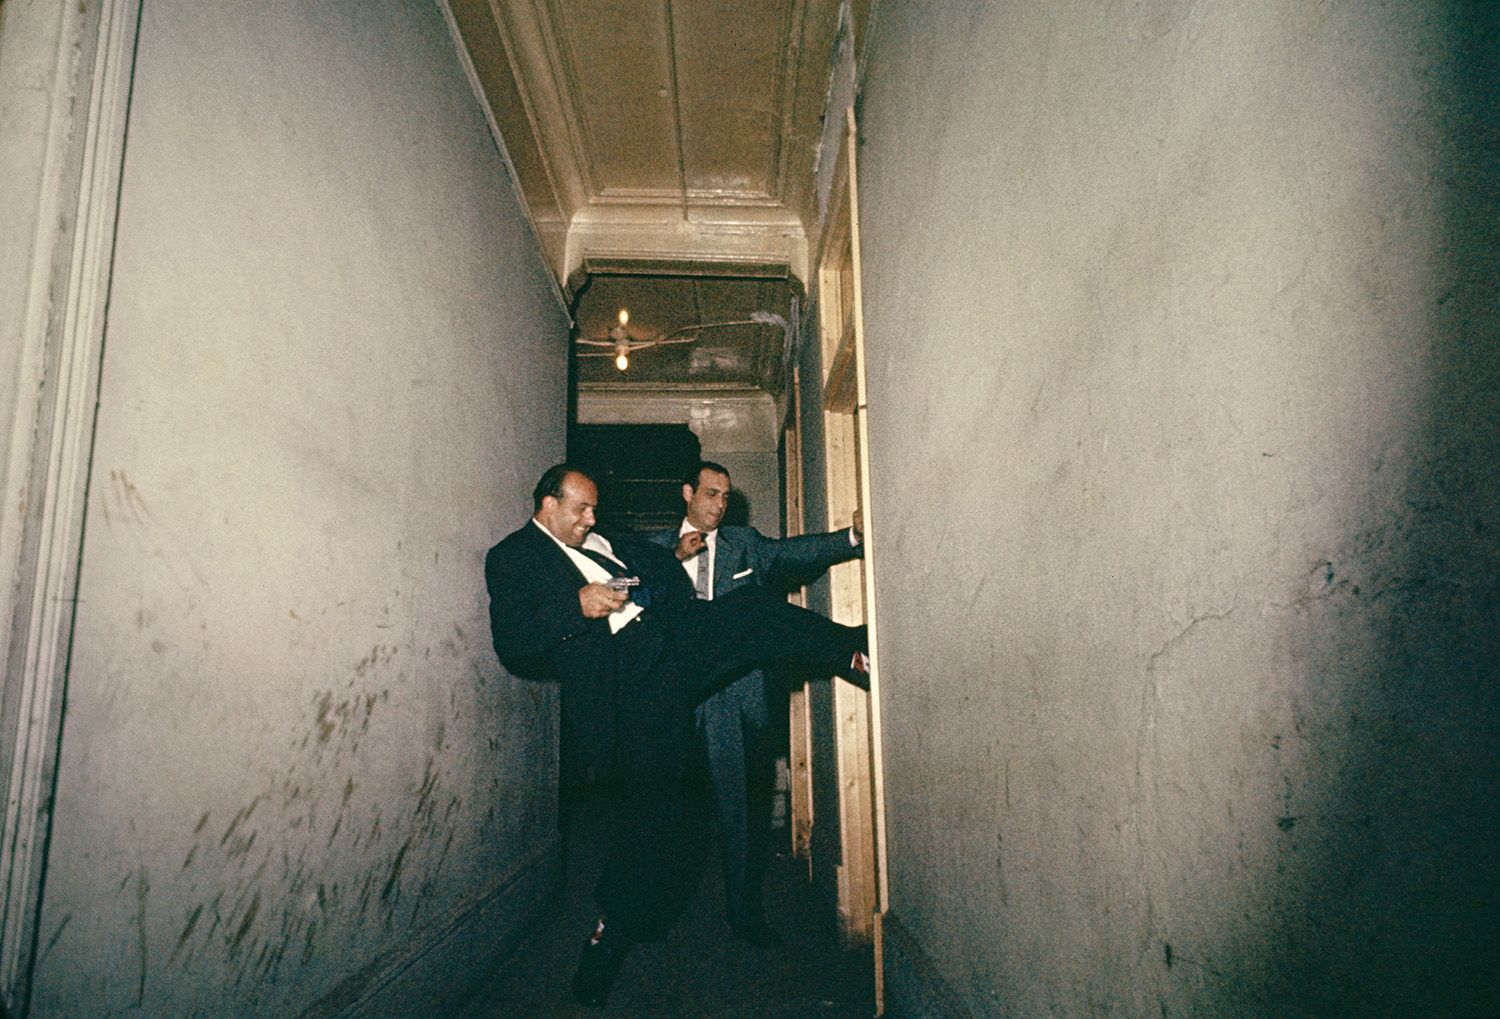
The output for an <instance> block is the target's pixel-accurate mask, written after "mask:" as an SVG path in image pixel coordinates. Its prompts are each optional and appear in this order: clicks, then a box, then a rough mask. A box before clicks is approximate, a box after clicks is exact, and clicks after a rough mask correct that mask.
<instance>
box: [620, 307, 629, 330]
mask: <svg viewBox="0 0 1500 1019" xmlns="http://www.w3.org/2000/svg"><path fill="white" fill-rule="evenodd" d="M629 324H630V312H628V311H626V310H625V309H624V308H621V309H620V325H622V326H624V325H629Z"/></svg>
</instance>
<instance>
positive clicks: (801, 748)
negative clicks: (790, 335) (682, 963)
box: [782, 364, 813, 881]
mask: <svg viewBox="0 0 1500 1019" xmlns="http://www.w3.org/2000/svg"><path fill="white" fill-rule="evenodd" d="M788 385H790V386H791V406H790V408H789V410H790V420H789V421H788V423H787V427H786V430H785V432H784V433H783V436H782V449H783V450H784V457H783V459H784V463H785V477H784V478H783V479H782V497H783V499H784V500H785V517H786V535H787V536H788V537H792V536H794V535H798V534H803V533H805V531H806V524H805V521H804V519H803V502H802V497H803V492H802V373H801V369H800V368H799V367H798V366H797V365H795V364H794V365H792V376H791V378H790V379H789V380H788ZM787 600H788V601H790V602H791V603H792V604H794V605H801V606H803V607H804V608H805V607H806V606H807V588H805V587H803V588H799V589H798V590H796V591H794V592H792V593H791V594H789V595H787ZM787 712H788V719H787V732H788V737H789V738H788V741H787V743H788V745H787V771H788V773H789V778H790V783H789V784H790V787H791V788H790V789H789V795H790V796H791V809H790V810H789V811H788V818H789V823H790V825H791V843H792V855H793V856H794V857H797V858H799V859H802V860H806V861H807V879H808V880H809V881H811V880H812V876H813V871H812V830H813V787H812V761H813V756H812V699H811V697H810V696H809V695H808V689H807V683H806V682H804V683H803V684H802V686H801V687H800V688H799V689H796V690H792V691H791V692H790V694H789V696H788V698H787Z"/></svg>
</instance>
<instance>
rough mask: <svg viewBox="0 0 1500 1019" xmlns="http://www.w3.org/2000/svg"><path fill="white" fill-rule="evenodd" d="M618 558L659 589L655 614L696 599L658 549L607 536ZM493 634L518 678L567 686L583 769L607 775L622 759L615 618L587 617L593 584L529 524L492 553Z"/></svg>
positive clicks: (568, 712)
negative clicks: (581, 599) (584, 596)
mask: <svg viewBox="0 0 1500 1019" xmlns="http://www.w3.org/2000/svg"><path fill="white" fill-rule="evenodd" d="M605 537H608V538H609V539H610V544H611V545H612V546H613V548H614V550H615V555H616V557H617V558H619V559H620V560H621V561H622V562H624V563H625V564H626V565H627V566H628V567H629V568H630V569H631V571H632V572H633V573H635V574H636V575H638V576H639V577H640V578H641V582H642V584H644V585H645V586H647V587H649V588H650V589H651V612H653V613H658V614H668V615H670V614H674V613H677V612H680V611H682V610H683V608H684V607H685V605H686V603H687V602H688V601H689V600H691V599H692V597H693V586H692V584H690V583H689V582H688V579H687V574H685V573H684V572H683V569H682V564H681V563H679V562H678V561H677V559H676V557H675V556H673V555H671V554H670V553H663V552H662V550H661V549H660V548H658V547H656V546H655V545H651V544H648V543H647V542H645V541H642V540H639V539H634V538H630V537H619V538H616V537H614V536H611V535H605ZM484 579H485V583H486V585H487V586H488V587H489V592H490V633H491V636H492V637H493V639H494V644H495V653H496V654H497V655H499V656H500V662H501V664H503V665H504V666H505V667H506V669H508V670H509V671H510V672H512V673H514V674H515V675H518V676H522V677H524V678H527V679H539V680H557V681H560V682H561V683H562V689H563V694H562V701H563V704H562V711H563V724H564V725H565V726H568V727H569V733H570V737H571V738H572V739H573V740H574V749H575V750H576V751H577V753H578V756H577V758H576V759H575V760H576V761H577V763H578V765H579V766H580V767H593V768H596V769H600V770H607V769H608V767H609V764H610V762H611V760H612V759H613V756H614V745H615V732H614V717H615V695H616V683H617V677H616V675H615V656H614V649H613V646H612V644H611V640H612V639H613V638H612V635H611V634H610V631H609V621H608V620H607V619H587V618H585V617H584V615H583V611H582V609H581V608H580V607H579V604H578V589H579V588H581V587H583V586H584V585H585V584H587V583H588V579H587V578H586V577H584V575H583V573H582V572H581V571H580V570H579V569H578V567H577V566H575V565H574V564H573V560H572V559H570V558H569V557H568V554H567V553H566V552H564V551H563V550H562V549H560V548H558V547H557V543H556V542H554V541H553V540H552V539H551V538H550V537H549V536H548V535H547V534H545V533H544V532H543V531H542V530H541V529H540V528H539V527H538V526H537V525H536V524H535V523H533V522H532V521H530V520H528V521H526V523H525V524H524V525H523V526H522V527H521V528H520V529H519V530H516V531H514V532H512V533H511V534H509V535H507V536H506V537H505V538H504V539H503V540H502V541H501V542H500V543H499V544H498V545H496V546H495V547H494V548H492V549H490V550H489V554H488V555H486V556H485V560H484Z"/></svg>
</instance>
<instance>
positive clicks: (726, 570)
mask: <svg viewBox="0 0 1500 1019" xmlns="http://www.w3.org/2000/svg"><path fill="white" fill-rule="evenodd" d="M714 543H715V545H717V546H718V547H717V548H716V549H715V550H714V597H715V598H717V597H719V595H721V594H724V593H726V592H728V591H729V589H730V585H731V582H732V581H733V579H734V575H735V574H736V573H738V572H740V570H742V569H744V566H743V565H741V561H742V560H743V559H744V557H745V553H744V549H742V548H741V547H740V545H739V543H738V542H736V541H735V540H734V538H733V537H731V536H730V535H729V534H728V533H727V532H726V531H725V529H724V528H722V527H721V528H719V536H718V537H717V538H715V539H714Z"/></svg>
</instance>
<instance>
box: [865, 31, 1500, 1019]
mask: <svg viewBox="0 0 1500 1019" xmlns="http://www.w3.org/2000/svg"><path fill="white" fill-rule="evenodd" d="M875 32H876V35H875V38H874V40H873V44H872V47H873V48H872V50H871V53H870V57H869V60H868V69H867V71H866V78H865V82H864V93H863V101H862V108H861V115H862V122H861V129H862V130H861V133H862V148H861V160H862V162H861V181H860V186H861V200H862V209H861V227H862V232H863V234H862V236H863V244H864V250H863V255H864V302H865V303H864V307H865V319H866V333H867V347H868V359H869V364H868V370H869V393H870V407H871V410H870V427H871V444H872V464H871V475H872V480H873V486H874V502H875V505H874V512H875V521H874V522H875V525H876V527H877V528H878V530H877V531H876V541H877V548H876V551H877V554H878V567H877V568H878V570H879V575H878V585H879V586H878V594H877V597H878V610H879V612H880V627H881V630H880V633H881V670H882V683H883V691H884V696H885V702H884V719H885V722H884V725H885V733H886V752H885V766H886V782H887V796H888V804H887V807H888V821H889V832H890V835H889V838H890V868H891V875H890V878H891V889H892V891H891V896H892V903H891V904H892V911H893V916H894V918H895V920H896V921H898V922H899V923H900V924H901V925H902V927H903V928H904V929H905V930H907V931H908V932H910V933H911V935H912V937H913V939H914V940H915V942H916V943H917V944H918V945H919V946H920V948H921V950H922V951H923V952H925V953H926V955H927V956H928V957H929V959H930V961H931V962H932V964H933V969H934V970H935V971H936V972H938V973H939V974H940V975H941V977H942V979H943V980H944V981H946V983H947V984H948V986H949V988H950V989H951V990H952V991H953V992H954V993H955V994H956V996H957V997H958V998H959V999H961V1000H962V1001H963V1002H964V1004H965V1005H966V1006H967V1007H968V1008H969V1009H970V1010H971V1011H972V1012H973V1014H975V1015H987V1016H988V1015H996V1016H998V1015H1007V1016H1010V1015H1015V1016H1022V1015H1036V1016H1041V1015H1067V1016H1113V1015H1120V1016H1127V1015H1148V1014H1149V1015H1163V1016H1170V1015H1217V1016H1247V1017H1250V1016H1266V1015H1318V1016H1334V1015H1349V1016H1372V1015H1392V1016H1398V1015H1399V1016H1407V1015H1449V1014H1489V1013H1492V1012H1494V1011H1496V1010H1497V1009H1500V981H1497V978H1496V970H1495V967H1494V964H1493V963H1494V959H1495V958H1496V957H1497V954H1496V953H1497V949H1500V902H1497V900H1496V888H1497V887H1500V865H1497V863H1496V859H1497V855H1496V854H1495V852H1494V846H1495V845H1496V841H1497V836H1500V817H1497V811H1500V807H1497V802H1496V799H1495V797H1494V795H1493V790H1492V787H1493V782H1494V778H1495V775H1496V773H1497V767H1496V766H1497V763H1500V760H1497V759H1500V746H1497V742H1500V725H1497V722H1500V687H1497V684H1496V679H1497V676H1496V666H1495V662H1496V660H1497V651H1500V640H1497V636H1500V633H1497V630H1500V616H1497V612H1496V609H1497V601H1496V583H1497V579H1496V578H1497V577H1500V551H1497V543H1496V534H1497V525H1500V520H1497V512H1496V511H1497V492H1500V486H1497V484H1496V482H1497V477H1496V470H1497V468H1496V464H1497V463H1500V455H1497V454H1500V448H1497V446H1500V444H1497V442H1496V439H1497V433H1500V405H1497V404H1500V397H1497V393H1500V385H1497V383H1500V343H1497V339H1500V337H1497V321H1500V309H1497V294H1496V286H1497V285H1496V280H1497V278H1500V274H1497V272H1496V269H1497V261H1500V258H1497V253H1500V236H1497V235H1500V225H1497V224H1500V215H1497V212H1500V209H1497V207H1496V195H1497V194H1500V187H1497V184H1500V181H1497V179H1496V178H1497V170H1496V168H1497V166H1500V158H1497V157H1500V144H1497V139H1496V133H1497V122H1496V115H1495V112H1494V111H1495V110H1496V109H1497V108H1500V106H1497V102H1496V100H1497V98H1500V97H1497V94H1496V92H1497V88H1496V60H1497V51H1500V45H1497V11H1496V10H1495V9H1494V8H1493V6H1492V5H1474V4H1462V3H1454V4H1423V5H1411V4H1404V3H1364V4H1344V3H1327V4H1307V3H1301V2H1273V3H1263V4H1253V5H1221V4H1209V3H1175V2H1173V3H1168V2H1143V3H1134V4H1113V5H1097V4H1050V5H1025V4H992V5H979V4H966V5H960V4H953V5H942V8H941V10H938V9H936V8H934V7H933V6H932V5H925V4H910V3H892V4H883V5H882V6H881V10H880V16H879V18H878V19H877V20H876V29H875ZM900 994H901V988H900V987H899V986H898V987H895V988H893V995H894V999H893V1000H894V1001H896V1002H897V1005H896V1008H897V1012H898V1013H899V1011H900V1004H899V1002H900V1000H901V998H900Z"/></svg>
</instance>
